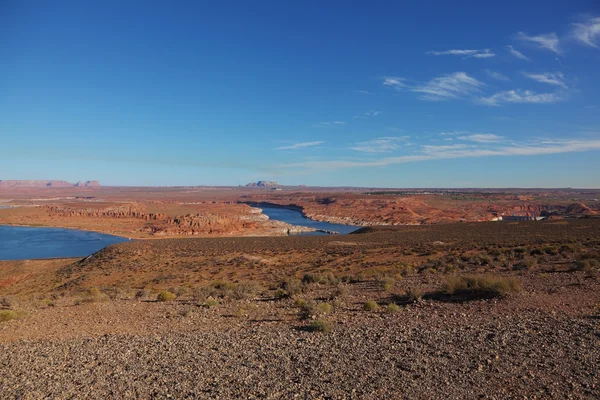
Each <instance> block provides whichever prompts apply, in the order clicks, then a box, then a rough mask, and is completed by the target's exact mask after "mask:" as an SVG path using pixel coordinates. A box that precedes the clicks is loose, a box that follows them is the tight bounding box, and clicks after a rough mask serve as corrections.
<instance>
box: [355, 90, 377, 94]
mask: <svg viewBox="0 0 600 400" xmlns="http://www.w3.org/2000/svg"><path fill="white" fill-rule="evenodd" d="M355 92H356V93H360V94H373V92H369V91H368V90H355Z"/></svg>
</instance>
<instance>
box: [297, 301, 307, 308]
mask: <svg viewBox="0 0 600 400" xmlns="http://www.w3.org/2000/svg"><path fill="white" fill-rule="evenodd" d="M294 305H295V306H296V307H298V308H302V307H304V305H306V300H304V299H296V301H294Z"/></svg>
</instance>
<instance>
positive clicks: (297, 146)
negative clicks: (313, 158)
mask: <svg viewBox="0 0 600 400" xmlns="http://www.w3.org/2000/svg"><path fill="white" fill-rule="evenodd" d="M323 143H325V142H324V141H322V140H318V141H315V142H302V143H295V144H292V145H289V146H282V147H276V148H275V150H293V149H302V148H305V147H314V146H318V145H320V144H323Z"/></svg>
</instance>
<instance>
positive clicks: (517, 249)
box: [513, 247, 527, 257]
mask: <svg viewBox="0 0 600 400" xmlns="http://www.w3.org/2000/svg"><path fill="white" fill-rule="evenodd" d="M526 252H527V249H526V248H525V247H515V248H514V249H513V253H514V254H515V256H517V257H523V255H524V254H525V253H526Z"/></svg>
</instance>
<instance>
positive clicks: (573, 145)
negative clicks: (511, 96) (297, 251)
mask: <svg viewBox="0 0 600 400" xmlns="http://www.w3.org/2000/svg"><path fill="white" fill-rule="evenodd" d="M592 150H596V151H597V150H600V139H573V140H553V141H546V142H544V141H537V142H526V143H514V144H509V145H505V144H490V143H485V144H479V145H466V144H454V145H443V146H429V145H428V146H422V147H421V148H420V151H418V152H417V153H415V154H409V155H402V156H398V157H385V158H379V159H367V160H325V161H306V162H300V163H290V164H283V165H280V166H279V167H282V168H289V169H310V170H317V171H323V170H334V169H344V168H365V167H385V166H388V165H393V164H405V163H411V162H419V161H428V160H439V159H457V158H477V157H502V156H505V157H508V156H536V155H548V154H562V153H573V152H584V151H592Z"/></svg>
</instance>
